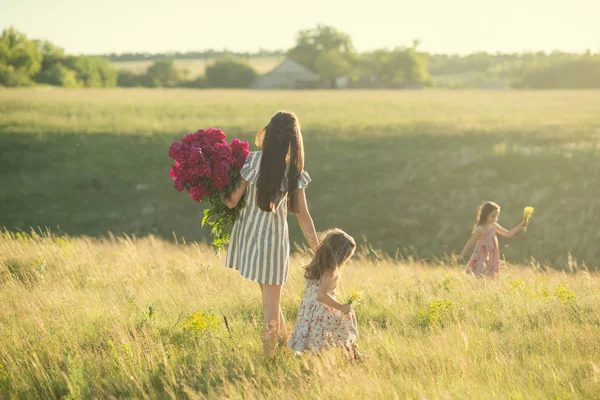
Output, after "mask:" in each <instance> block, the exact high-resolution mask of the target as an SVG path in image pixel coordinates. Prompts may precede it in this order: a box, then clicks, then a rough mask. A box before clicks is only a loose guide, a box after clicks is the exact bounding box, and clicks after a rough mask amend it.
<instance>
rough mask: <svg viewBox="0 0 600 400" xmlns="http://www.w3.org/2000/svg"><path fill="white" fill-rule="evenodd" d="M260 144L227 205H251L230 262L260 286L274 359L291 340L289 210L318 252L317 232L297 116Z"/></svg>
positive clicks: (278, 118)
mask: <svg viewBox="0 0 600 400" xmlns="http://www.w3.org/2000/svg"><path fill="white" fill-rule="evenodd" d="M256 146H257V147H258V148H259V149H260V150H261V151H258V152H252V153H250V154H249V155H248V158H247V159H246V163H245V164H244V167H243V168H242V170H241V175H242V181H241V183H240V185H239V186H238V187H237V188H236V189H235V190H234V191H233V193H232V194H231V196H230V197H229V199H227V200H226V201H225V204H226V205H227V206H228V207H230V208H233V207H235V206H236V205H237V204H238V202H239V201H240V200H241V199H242V198H243V197H244V198H245V201H246V207H244V209H243V210H242V212H241V214H240V217H239V219H238V220H237V221H236V223H235V225H234V226H233V231H232V233H231V237H230V241H229V248H228V250H227V261H226V264H227V266H228V267H229V268H234V269H237V270H238V271H240V274H242V276H243V277H245V278H247V279H250V280H252V281H255V282H258V283H259V285H260V288H261V291H262V301H263V309H264V323H263V330H264V334H263V349H264V352H265V355H267V356H270V355H272V354H273V352H274V350H275V345H276V343H277V338H278V337H282V338H284V339H287V332H286V328H285V321H284V319H283V313H282V312H281V307H280V301H281V289H282V287H283V284H284V283H285V281H286V279H287V277H288V265H289V260H290V243H289V234H288V225H287V213H288V211H290V212H292V213H295V214H296V216H297V218H298V222H299V224H300V228H301V229H302V232H303V233H304V237H305V238H306V240H307V241H308V243H309V245H310V247H311V248H312V249H313V251H316V249H317V247H318V244H319V243H318V239H317V234H316V232H315V227H314V224H313V220H312V217H311V216H310V213H309V211H308V207H307V203H306V195H305V193H304V189H305V188H306V186H307V185H308V184H309V182H310V176H309V175H308V173H306V172H305V171H304V144H303V142H302V133H301V131H300V123H299V122H298V118H297V117H296V115H295V114H294V113H291V112H288V111H280V112H278V113H277V114H275V115H274V116H273V117H272V118H271V121H270V122H269V124H268V125H267V126H266V127H265V128H263V129H262V130H261V131H260V132H258V134H257V136H256Z"/></svg>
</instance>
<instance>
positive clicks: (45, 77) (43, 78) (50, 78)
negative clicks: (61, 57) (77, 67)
mask: <svg viewBox="0 0 600 400" xmlns="http://www.w3.org/2000/svg"><path fill="white" fill-rule="evenodd" d="M37 81H38V82H40V83H47V84H49V85H55V86H61V87H65V88H77V87H82V86H83V83H82V82H81V81H79V80H78V79H77V72H76V71H73V70H72V69H69V68H67V67H65V66H64V65H63V64H62V63H60V62H56V63H54V64H52V66H50V67H48V68H46V69H44V71H42V72H41V73H40V74H38V78H37Z"/></svg>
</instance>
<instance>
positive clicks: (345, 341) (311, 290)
mask: <svg viewBox="0 0 600 400" xmlns="http://www.w3.org/2000/svg"><path fill="white" fill-rule="evenodd" d="M320 283H321V281H316V280H307V281H306V286H305V288H304V296H303V297H302V304H300V311H299V312H298V319H297V320H296V326H295V327H294V332H293V333H292V336H291V337H290V340H289V341H288V344H287V345H288V347H290V348H292V349H293V350H296V351H309V352H313V353H319V352H320V351H321V350H323V349H327V348H329V347H343V348H345V349H346V350H350V349H351V348H352V346H353V345H354V344H355V343H356V340H357V339H358V328H357V324H356V314H354V310H350V312H349V313H348V314H344V313H343V312H341V311H340V310H337V309H335V308H333V307H329V306H326V305H325V304H323V303H321V302H319V301H317V292H318V290H319V285H320ZM335 291H336V289H335V288H334V289H332V290H331V291H330V292H329V294H330V295H331V297H333V298H334V299H335V296H336V294H335Z"/></svg>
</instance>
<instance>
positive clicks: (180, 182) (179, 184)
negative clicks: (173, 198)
mask: <svg viewBox="0 0 600 400" xmlns="http://www.w3.org/2000/svg"><path fill="white" fill-rule="evenodd" d="M174 186H175V190H177V191H178V192H183V189H184V188H185V180H184V179H182V178H175V183H174Z"/></svg>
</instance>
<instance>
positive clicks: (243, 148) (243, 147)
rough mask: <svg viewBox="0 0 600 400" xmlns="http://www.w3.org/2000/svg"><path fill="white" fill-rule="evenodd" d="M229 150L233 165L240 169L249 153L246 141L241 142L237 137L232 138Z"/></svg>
mask: <svg viewBox="0 0 600 400" xmlns="http://www.w3.org/2000/svg"><path fill="white" fill-rule="evenodd" d="M231 152H232V157H233V166H234V167H236V168H237V169H238V170H241V169H242V167H243V166H244V163H245V162H246V157H248V154H250V151H248V142H241V141H240V140H239V139H233V141H232V142H231Z"/></svg>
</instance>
